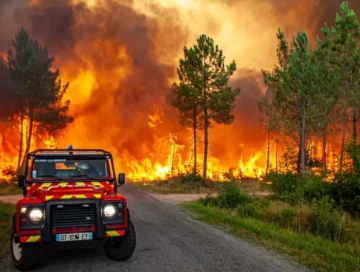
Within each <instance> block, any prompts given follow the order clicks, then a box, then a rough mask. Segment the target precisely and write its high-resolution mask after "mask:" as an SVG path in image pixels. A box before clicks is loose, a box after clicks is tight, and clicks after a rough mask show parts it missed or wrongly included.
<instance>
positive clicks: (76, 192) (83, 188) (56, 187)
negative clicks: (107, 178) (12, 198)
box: [27, 181, 113, 201]
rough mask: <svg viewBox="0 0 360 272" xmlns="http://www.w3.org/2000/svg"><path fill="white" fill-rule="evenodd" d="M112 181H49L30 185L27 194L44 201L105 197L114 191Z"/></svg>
mask: <svg viewBox="0 0 360 272" xmlns="http://www.w3.org/2000/svg"><path fill="white" fill-rule="evenodd" d="M112 184H113V183H112V182H96V181H85V182H56V183H55V182H48V183H32V184H29V185H28V188H27V194H28V195H31V196H34V197H36V198H38V199H41V200H43V201H47V200H50V199H52V200H55V199H63V200H66V199H88V198H103V197H104V196H106V195H108V194H109V193H111V192H112V191H113V185H112Z"/></svg>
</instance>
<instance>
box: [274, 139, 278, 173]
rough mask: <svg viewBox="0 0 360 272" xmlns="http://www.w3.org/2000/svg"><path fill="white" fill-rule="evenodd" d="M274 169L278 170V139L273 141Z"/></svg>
mask: <svg viewBox="0 0 360 272" xmlns="http://www.w3.org/2000/svg"><path fill="white" fill-rule="evenodd" d="M275 171H276V173H277V172H278V139H276V141H275Z"/></svg>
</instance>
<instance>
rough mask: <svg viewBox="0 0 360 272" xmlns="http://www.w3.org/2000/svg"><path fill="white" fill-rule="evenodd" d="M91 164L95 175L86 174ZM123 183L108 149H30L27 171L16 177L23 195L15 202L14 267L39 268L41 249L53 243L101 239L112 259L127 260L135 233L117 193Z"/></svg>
mask: <svg viewBox="0 0 360 272" xmlns="http://www.w3.org/2000/svg"><path fill="white" fill-rule="evenodd" d="M94 165H95V166H94ZM91 167H92V169H93V172H91V173H92V174H86V173H85V172H86V171H88V170H89V169H91ZM99 169H100V170H99ZM46 171H47V172H46ZM79 171H80V172H79ZM89 171H90V170H89ZM43 173H45V174H43ZM49 173H50V174H49ZM89 173H90V172H89ZM124 183H125V174H123V173H120V174H119V175H118V179H117V180H116V178H115V169H114V163H113V159H112V155H111V153H110V152H107V151H105V150H95V149H72V148H71V147H70V148H69V149H56V150H35V151H33V152H30V153H29V154H28V155H27V163H26V168H25V174H24V175H20V176H19V177H18V185H19V187H20V188H22V189H23V198H21V199H20V200H19V201H18V202H17V204H16V212H15V214H14V216H13V231H12V235H11V243H10V244H11V253H12V259H13V263H14V265H15V267H16V268H17V269H19V270H30V269H33V268H35V267H36V266H37V265H38V263H39V261H40V259H41V253H42V249H43V247H44V246H46V245H47V244H54V243H58V244H65V243H66V244H69V245H71V246H75V247H76V245H77V244H79V243H81V242H84V241H85V242H96V241H101V242H103V244H104V249H105V252H106V254H107V255H108V257H110V258H111V259H113V260H117V261H124V260H127V259H129V258H130V257H131V256H132V254H133V252H134V250H135V246H136V234H135V228H134V226H133V224H132V222H131V220H130V212H129V209H128V205H127V201H126V198H125V196H123V195H121V194H119V193H117V188H118V186H121V185H123V184H124Z"/></svg>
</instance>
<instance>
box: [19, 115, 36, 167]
mask: <svg viewBox="0 0 360 272" xmlns="http://www.w3.org/2000/svg"><path fill="white" fill-rule="evenodd" d="M33 125H34V119H33V114H32V113H30V114H29V131H28V134H27V138H26V148H25V152H24V156H23V159H22V163H21V167H20V169H21V173H24V172H25V164H26V157H27V154H28V153H29V151H30V147H31V140H32V132H33Z"/></svg>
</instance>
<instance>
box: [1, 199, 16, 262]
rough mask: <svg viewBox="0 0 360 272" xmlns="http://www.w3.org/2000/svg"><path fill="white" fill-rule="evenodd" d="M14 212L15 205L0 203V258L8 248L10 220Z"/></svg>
mask: <svg viewBox="0 0 360 272" xmlns="http://www.w3.org/2000/svg"><path fill="white" fill-rule="evenodd" d="M14 212H15V205H14V204H9V203H3V202H1V201H0V258H1V257H2V255H3V254H4V253H5V252H6V250H8V248H9V239H10V234H11V218H12V215H13V213H14Z"/></svg>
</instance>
